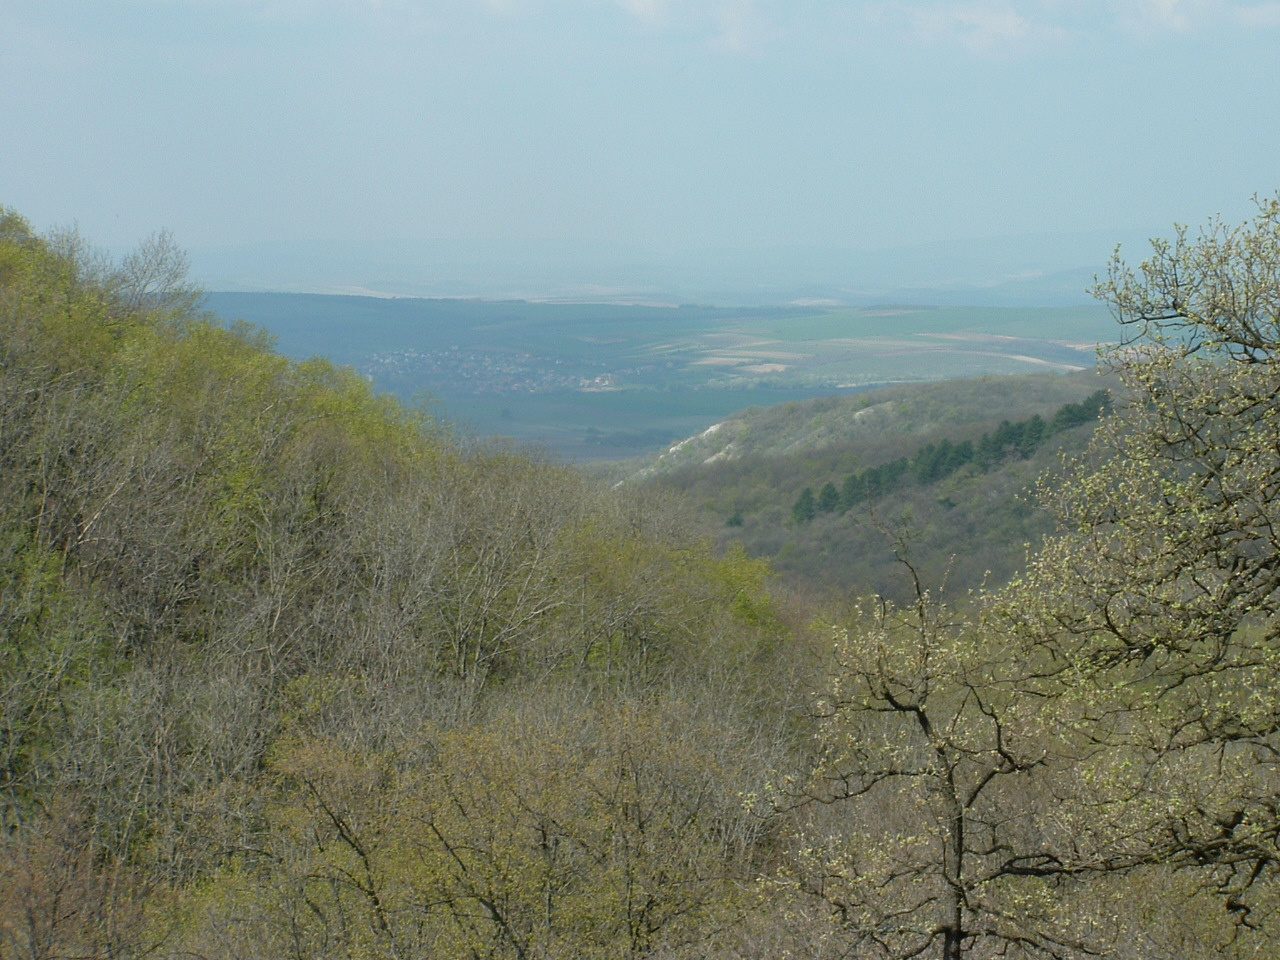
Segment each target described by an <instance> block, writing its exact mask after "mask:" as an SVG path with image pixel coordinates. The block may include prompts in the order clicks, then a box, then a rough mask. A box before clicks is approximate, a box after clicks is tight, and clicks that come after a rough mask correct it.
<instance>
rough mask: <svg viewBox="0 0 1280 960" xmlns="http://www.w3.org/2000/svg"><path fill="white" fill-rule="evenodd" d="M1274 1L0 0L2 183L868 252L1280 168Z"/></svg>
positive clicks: (665, 243) (1131, 202)
mask: <svg viewBox="0 0 1280 960" xmlns="http://www.w3.org/2000/svg"><path fill="white" fill-rule="evenodd" d="M1277 49H1280V2H1246V0H1019V2H1013V0H919V2H907V0H844V2H836V0H3V2H0V130H3V138H2V145H0V204H4V205H8V206H11V207H13V208H15V209H17V210H18V212H20V213H22V214H24V215H25V216H27V217H28V218H30V219H31V220H32V221H33V222H34V223H35V225H36V226H37V227H38V228H40V229H47V228H50V227H54V226H67V225H71V224H73V223H74V224H78V225H79V226H80V228H81V229H82V231H83V232H84V233H85V234H86V235H87V236H88V237H89V238H90V239H91V240H93V241H95V242H97V243H100V244H103V245H108V246H127V245H131V244H133V243H134V242H136V241H137V240H139V239H140V238H142V237H143V236H145V235H147V234H149V233H151V232H152V231H154V230H156V229H159V228H168V229H170V230H172V231H173V233H174V234H175V235H176V237H177V238H178V240H179V242H181V243H182V244H184V245H186V246H189V247H197V246H201V245H214V244H238V243H250V242H255V241H263V240H300V239H315V240H332V239H355V240H382V239H445V240H449V239H472V240H474V239H489V238H492V239H516V240H527V239H542V238H549V239H574V240H584V239H585V240H593V241H601V242H621V243H628V244H638V245H642V246H646V247H650V248H653V249H657V250H664V251H670V250H679V249H686V248H687V249H693V248H705V247H717V246H727V247H768V246H775V245H816V246H825V247H840V248H864V249H870V248H880V247H887V246H895V245H899V244H912V243H925V242H931V241H935V240H956V239H963V238H981V237H992V236H999V235H1009V234H1021V233H1030V232H1036V233H1042V232H1057V231H1063V232H1084V231H1089V232H1096V231H1111V230H1115V231H1117V232H1119V231H1125V230H1131V229H1134V228H1137V229H1146V228H1147V227H1149V226H1150V227H1153V228H1155V229H1162V228H1163V227H1165V226H1167V225H1168V224H1170V223H1172V222H1174V221H1187V222H1191V223H1193V224H1196V223H1199V222H1201V221H1202V220H1203V219H1204V218H1205V217H1207V216H1208V215H1210V214H1213V213H1216V212H1222V213H1223V214H1224V215H1226V216H1228V217H1229V218H1231V219H1239V218H1241V217H1242V216H1244V215H1247V213H1248V212H1249V211H1250V210H1251V209H1252V207H1251V205H1250V203H1249V197H1250V196H1251V195H1252V194H1254V193H1264V194H1270V193H1273V192H1275V191H1276V190H1277V189H1278V188H1280V62H1278V61H1277V58H1276V51H1277Z"/></svg>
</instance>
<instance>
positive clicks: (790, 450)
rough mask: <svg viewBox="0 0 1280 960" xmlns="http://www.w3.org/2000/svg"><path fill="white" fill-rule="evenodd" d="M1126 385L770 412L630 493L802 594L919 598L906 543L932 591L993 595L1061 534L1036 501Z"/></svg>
mask: <svg viewBox="0 0 1280 960" xmlns="http://www.w3.org/2000/svg"><path fill="white" fill-rule="evenodd" d="M1113 381H1114V377H1111V378H1108V377H1105V376H1100V374H1099V371H1096V370H1090V371H1081V372H1078V373H1070V374H1061V373H1045V374H1031V375H1025V374H1024V375H1019V376H1010V377H976V378H966V379H959V380H950V381H944V382H940V383H914V384H900V385H897V386H893V387H885V388H881V389H877V390H870V391H867V392H864V393H859V394H855V395H852V396H842V397H827V398H822V399H818V400H808V401H797V402H791V403H783V404H778V405H776V406H772V407H754V408H751V409H748V410H744V411H742V412H741V413H739V414H737V415H735V416H734V417H731V418H729V419H728V420H725V421H722V422H721V423H719V424H717V425H716V426H715V427H714V428H713V429H712V430H709V431H706V432H704V433H703V434H702V435H700V436H697V437H692V438H690V439H689V440H687V441H683V442H682V443H680V444H677V445H676V446H674V447H672V448H671V449H670V450H668V451H666V452H665V453H663V454H661V455H659V456H657V457H653V458H649V459H647V460H642V461H634V462H632V463H630V464H627V465H625V466H624V467H622V468H621V469H619V470H618V471H617V473H618V479H619V480H620V482H622V483H623V484H624V485H627V486H637V487H641V488H646V489H651V490H657V491H663V492H676V493H678V494H680V495H681V496H683V497H686V498H688V499H689V500H690V502H691V503H692V504H694V505H695V506H696V508H697V509H698V510H699V511H700V513H701V514H702V515H703V516H704V517H705V518H706V520H707V522H708V524H709V527H710V528H712V529H714V530H715V531H716V536H717V538H718V539H719V540H720V541H721V542H723V543H725V544H726V545H728V544H733V545H738V546H741V547H743V548H744V549H745V550H746V551H747V552H748V554H749V555H751V556H757V557H765V558H768V559H769V560H770V562H771V565H772V567H773V569H774V570H775V572H776V573H778V574H779V575H780V576H781V577H782V578H783V579H784V581H785V582H786V583H787V584H788V585H790V586H791V587H793V588H795V589H802V590H805V591H808V592H814V591H817V592H819V593H821V594H825V595H828V596H831V597H843V598H849V597H857V596H859V595H863V594H867V593H880V594H883V595H886V596H889V597H893V598H894V599H896V600H899V601H901V600H903V599H907V597H908V594H909V592H910V589H911V588H910V584H909V582H908V581H907V580H904V579H903V578H902V577H900V576H898V575H897V574H896V572H895V569H894V568H895V560H894V551H895V549H897V548H898V547H899V546H901V545H904V544H905V545H909V547H910V551H911V554H912V558H913V562H914V563H915V565H916V566H917V568H918V569H919V570H920V572H921V573H922V575H924V576H925V577H926V578H927V579H928V580H929V581H930V582H932V583H938V584H940V583H942V582H943V581H944V580H945V581H946V582H947V583H948V584H949V585H950V588H951V589H952V590H953V591H956V592H961V593H962V592H964V591H966V590H971V589H973V590H976V589H978V588H981V587H984V586H985V587H988V588H990V587H994V586H996V585H999V584H1003V583H1005V582H1006V581H1007V580H1008V579H1009V578H1010V577H1012V576H1013V575H1014V574H1015V573H1016V572H1017V571H1018V570H1020V569H1021V568H1022V566H1023V564H1024V563H1025V562H1026V558H1027V553H1028V550H1029V549H1031V548H1032V547H1033V546H1034V545H1035V544H1038V543H1039V542H1040V540H1041V539H1043V537H1044V536H1046V535H1047V534H1049V533H1050V532H1051V531H1052V529H1053V518H1052V516H1051V515H1050V513H1049V512H1048V511H1047V510H1045V509H1044V508H1043V507H1041V506H1040V505H1039V504H1038V503H1037V502H1036V501H1035V498H1034V497H1033V496H1032V495H1031V489H1032V488H1033V487H1034V485H1035V483H1036V481H1037V479H1039V478H1040V477H1042V476H1045V475H1046V474H1049V473H1056V472H1059V471H1060V470H1061V464H1062V459H1063V458H1064V457H1067V458H1070V457H1074V456H1078V455H1080V454H1082V453H1083V452H1084V450H1085V448H1086V446H1087V445H1088V443H1089V438H1090V437H1091V436H1092V434H1093V430H1094V428H1095V427H1096V425H1097V422H1098V418H1099V416H1100V415H1101V414H1102V413H1103V412H1104V411H1105V410H1106V409H1109V407H1110V404H1111V399H1110V393H1109V390H1108V388H1107V387H1106V386H1100V384H1107V383H1111V382H1113Z"/></svg>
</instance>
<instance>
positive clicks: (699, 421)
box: [208, 293, 1117, 461]
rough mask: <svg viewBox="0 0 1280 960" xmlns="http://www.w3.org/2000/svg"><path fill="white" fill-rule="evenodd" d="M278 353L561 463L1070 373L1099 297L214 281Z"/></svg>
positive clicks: (223, 305)
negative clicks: (439, 294) (1045, 304)
mask: <svg viewBox="0 0 1280 960" xmlns="http://www.w3.org/2000/svg"><path fill="white" fill-rule="evenodd" d="M208 305H209V307H210V308H211V309H212V310H214V311H215V312H216V313H218V314H219V315H220V316H222V317H223V318H224V319H226V320H228V321H230V320H234V319H243V320H246V321H248V322H250V323H252V324H254V325H257V326H260V327H263V328H265V329H266V330H268V331H269V332H270V333H272V334H273V335H274V336H275V337H276V341H277V346H278V348H279V349H280V350H281V351H282V352H283V353H285V354H287V355H289V356H293V357H306V356H313V355H322V356H326V357H329V358H330V359H332V360H334V361H335V362H337V363H341V364H348V365H350V366H352V367H354V368H355V369H356V370H358V371H359V372H360V373H362V374H363V375H365V376H367V377H369V378H370V379H371V380H372V382H373V383H374V384H375V386H377V387H378V388H379V389H381V390H384V391H387V392H391V393H394V394H396V395H397V396H399V397H400V398H401V399H403V400H406V401H409V402H414V403H426V404H428V405H429V406H430V408H431V409H432V411H433V412H434V413H435V414H436V415H437V416H439V417H440V418H441V419H443V420H447V421H449V422H451V423H454V424H456V425H457V426H458V428H459V429H460V430H461V431H462V432H464V433H467V434H475V435H477V436H485V437H490V436H503V437H509V438H511V439H512V440H513V441H514V442H516V443H517V444H519V445H522V446H532V447H538V448H542V449H544V450H545V451H547V452H548V454H550V455H551V456H553V457H555V458H557V459H562V460H571V461H588V460H608V459H616V458H620V457H630V456H635V455H637V454H641V453H645V452H648V451H652V450H656V449H659V448H661V447H662V446H664V445H666V444H669V443H671V442H672V441H674V440H677V439H679V438H681V437H685V436H689V435H692V434H694V433H697V432H699V431H700V430H703V429H705V428H706V427H707V426H709V425H711V424H712V423H715V422H717V421H718V420H720V419H722V418H724V417H726V416H728V415H729V414H731V413H734V412H736V411H738V410H742V409H744V408H747V407H751V406H767V405H771V404H774V403H780V402H784V401H789V400H801V399H806V398H811V397H816V396H824V395H830V394H838V393H850V392H856V391H860V390H864V389H867V388H869V387H874V386H882V385H885V384H890V383H901V382H912V381H933V380H944V379H951V378H956V377H969V376H980V375H986V374H1015V373H1027V372H1033V371H1046V370H1060V371H1069V370H1078V369H1082V368H1084V367H1087V366H1090V365H1091V364H1092V363H1093V360H1094V354H1095V350H1096V346H1097V344H1099V343H1100V342H1105V341H1108V340H1111V339H1114V338H1115V336H1116V333H1117V330H1116V327H1115V324H1114V323H1113V321H1112V320H1111V318H1110V316H1109V315H1108V314H1107V312H1106V311H1105V310H1104V309H1102V308H1101V307H1070V308H978V307H912V306H893V307H872V308H859V309H853V308H842V307H833V306H826V305H821V304H796V305H793V306H790V307H762V308H746V309H744V308H721V307H707V306H696V305H683V306H678V307H671V306H655V305H644V304H614V303H554V302H525V301H485V300H423V299H412V298H377V297H351V296H326V295H317V294H254V293H214V294H210V295H209V297H208Z"/></svg>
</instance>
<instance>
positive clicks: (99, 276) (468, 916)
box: [0, 213, 804, 958]
mask: <svg viewBox="0 0 1280 960" xmlns="http://www.w3.org/2000/svg"><path fill="white" fill-rule="evenodd" d="M181 263H182V258H181V256H180V255H178V254H177V253H176V252H175V251H174V250H173V249H172V247H171V245H170V242H169V241H167V240H166V239H165V238H157V239H155V240H154V241H149V242H148V244H146V245H144V247H143V249H142V250H140V251H139V253H138V254H137V255H136V256H134V257H132V258H128V259H126V261H125V262H124V263H123V264H121V265H120V266H113V265H111V264H110V263H109V262H107V261H106V260H104V259H103V258H101V257H98V256H97V255H96V254H93V253H92V251H89V250H88V249H87V248H86V247H85V246H84V244H83V241H81V240H80V239H79V238H78V237H75V236H74V235H68V236H64V237H59V238H54V239H44V238H39V237H36V236H34V235H33V234H31V232H30V231H29V229H28V228H27V227H26V225H25V223H24V222H22V221H21V220H20V218H17V217H15V216H13V215H11V214H7V213H6V214H4V215H3V216H2V217H0V693H2V694H3V699H2V700H0V815H2V817H3V822H2V824H0V825H2V826H3V830H2V831H0V956H4V957H8V956H11V955H13V956H61V955H68V956H69V955H75V956H83V957H92V958H98V957H108V956H111V957H134V956H142V955H145V954H147V953H148V952H150V951H154V950H155V949H157V947H158V945H159V944H160V943H161V942H162V941H165V942H166V946H165V949H166V950H172V951H173V952H175V953H179V952H200V953H201V954H202V955H222V956H242V957H244V956H263V957H266V956H271V957H278V956H282V955H284V956H293V957H298V958H301V957H310V956H332V955H336V954H341V955H345V956H351V957H359V956H370V957H372V956H387V955H392V956H395V955H407V954H412V955H433V956H452V955H457V956H475V955H480V954H482V955H493V956H500V955H507V954H510V955H521V956H525V957H531V956H563V955H568V954H573V955H576V956H589V955H597V956H638V955H642V954H648V953H654V952H657V951H659V950H662V949H667V948H671V949H679V950H684V951H685V952H686V953H693V952H696V951H697V950H700V949H702V947H703V946H705V945H707V944H708V943H711V942H712V941H713V940H714V939H715V937H716V936H717V931H718V930H721V929H722V928H724V927H725V926H727V925H729V924H731V923H732V922H733V920H734V918H736V917H739V916H741V915H742V910H743V908H742V900H743V889H744V888H743V887H742V886H740V884H739V881H741V880H744V879H745V878H746V877H747V876H748V874H749V869H750V867H751V865H752V864H754V863H756V860H755V858H756V856H757V848H756V844H757V842H758V841H759V840H760V839H761V837H762V834H761V833H760V830H759V829H758V827H759V823H758V822H757V821H755V820H754V819H752V818H751V817H749V816H747V814H746V812H745V811H744V809H743V807H742V805H741V803H740V800H739V797H738V790H740V789H744V788H758V787H759V784H760V783H761V782H762V780H763V778H764V776H765V775H766V772H767V770H768V769H770V767H772V766H773V765H775V764H776V763H778V762H779V759H780V757H781V755H782V753H783V752H784V750H785V746H784V744H785V742H786V734H785V731H784V728H785V724H784V723H782V722H780V721H779V719H778V718H779V716H780V715H781V714H780V709H779V707H778V705H779V704H780V703H781V702H784V701H785V700H786V699H787V698H788V697H789V696H790V690H791V687H790V685H789V684H784V685H783V686H782V687H781V688H779V687H777V686H776V681H777V679H778V678H779V677H781V676H786V675H788V674H789V673H790V672H794V671H796V670H798V669H801V667H800V664H801V663H802V662H803V660H804V658H803V657H798V656H796V655H795V652H794V651H790V652H788V651H787V650H786V649H785V643H784V642H783V641H784V639H785V637H786V636H787V631H786V628H785V627H784V626H783V623H782V617H781V616H780V614H779V611H778V609H777V607H776V604H775V603H774V601H773V600H772V599H771V598H770V596H769V594H768V581H769V573H768V569H767V567H766V566H765V565H764V564H763V563H762V562H760V561H757V560H753V559H750V558H748V557H747V556H746V555H745V554H744V553H743V552H741V551H729V552H727V553H723V554H722V553H721V552H719V551H718V550H717V549H715V547H714V546H713V545H712V544H711V543H710V542H709V541H705V540H701V539H699V538H698V537H697V536H696V535H694V533H693V532H692V531H693V528H694V525H693V524H691V523H689V522H688V520H687V518H685V517H683V516H680V515H679V514H676V513H674V512H673V511H672V510H671V508H670V507H669V506H668V505H664V504H660V503H658V502H656V501H655V500H653V499H652V498H645V497H641V496H633V495H630V494H622V493H613V492H610V491H608V490H606V489H604V488H602V487H600V486H598V485H595V484H592V483H588V482H587V481H585V480H584V479H583V478H582V477H580V476H578V475H577V474H575V473H573V472H571V471H569V470H567V469H565V468H562V467H558V466H554V465H551V464H548V463H545V462H541V461H538V460H536V459H533V458H530V457H528V456H524V455H520V454H516V453H513V452H511V451H509V450H504V449H502V448H499V447H478V446H473V447H466V446H464V445H462V444H460V443H458V442H456V441H455V440H454V439H453V438H452V437H451V436H450V435H449V434H448V433H447V431H445V430H444V429H442V428H440V427H438V426H437V425H436V424H435V423H434V422H433V421H432V420H431V419H430V418H429V417H427V416H425V415H424V414H422V413H420V412H417V411H410V410H406V409H405V408H403V407H401V406H400V405H399V404H398V403H397V402H396V401H394V400H392V399H389V398H387V397H384V396H378V395H375V394H374V393H373V392H372V391H371V389H370V387H369V384H368V382H367V381H366V380H365V379H364V378H363V377H361V376H359V375H357V374H355V373H354V372H352V371H351V370H349V369H346V368H342V367H336V366H334V365H332V364H330V363H328V362H325V361H322V360H310V361H305V362H291V361H289V360H287V359H285V358H283V357H281V356H279V355H277V354H275V353H273V352H271V350H270V341H269V339H268V338H267V337H265V336H264V335H263V334H261V333H260V332H258V331H255V330H253V329H251V328H248V327H246V326H244V325H238V326H233V327H230V328H228V327H224V326H222V325H221V324H220V323H218V322H216V321H215V320H214V319H213V318H211V317H208V316H205V315H203V314H201V313H200V312H199V309H198V306H197V299H198V298H197V297H196V296H195V294H194V293H193V291H191V290H190V289H189V288H188V286H187V285H186V283H185V280H183V279H182V276H181V270H180V267H181ZM517 703H523V704H525V705H524V706H522V707H520V708H518V709H517V706H516V704H517ZM556 704H559V705H560V706H555V705H556ZM513 725H518V731H517V732H518V734H519V735H513ZM538 837H543V838H544V839H545V841H546V842H545V843H544V845H543V846H541V847H540V846H538V842H537V840H538ZM698 837H700V838H702V839H701V840H697V841H692V840H691V838H698ZM70 838H74V840H72V839H70ZM704 841H705V842H704ZM553 846H554V853H555V855H554V856H552V853H553V850H552V847H553ZM64 847H65V849H64ZM455 855H456V856H455ZM144 903H145V904H146V905H147V907H146V909H145V910H144V909H142V907H141V906H140V905H141V904H144ZM549 904H550V906H548V905H549ZM487 905H488V906H487ZM491 907H492V909H491ZM495 911H496V912H495ZM548 911H550V912H548ZM695 945H697V946H695ZM397 951H400V952H401V953H400V954H398V953H397Z"/></svg>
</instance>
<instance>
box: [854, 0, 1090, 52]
mask: <svg viewBox="0 0 1280 960" xmlns="http://www.w3.org/2000/svg"><path fill="white" fill-rule="evenodd" d="M1058 7H1059V5H1058V4H1055V3H1052V2H1044V0H1042V2H1038V3H1027V2H1022V3H1014V2H1012V0H934V2H924V3H921V2H907V0H888V2H881V3H874V4H869V5H868V7H867V18H868V21H869V22H871V23H873V24H876V25H878V26H880V27H882V28H888V29H890V30H895V31H897V32H899V33H905V34H906V35H907V37H909V38H910V39H912V40H914V41H915V42H917V43H924V44H928V45H931V46H957V47H960V48H961V49H964V50H966V51H968V52H969V53H971V54H975V55H979V56H989V55H995V54H1009V53H1021V52H1026V51H1028V50H1030V49H1033V48H1035V47H1038V46H1041V45H1043V44H1045V43H1049V42H1054V41H1056V40H1059V39H1061V38H1062V37H1064V36H1066V35H1067V33H1068V30H1067V29H1066V28H1064V27H1063V26H1062V25H1060V24H1059V23H1058V22H1057V20H1058V17H1056V16H1055V10H1056V9H1057V8H1058Z"/></svg>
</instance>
